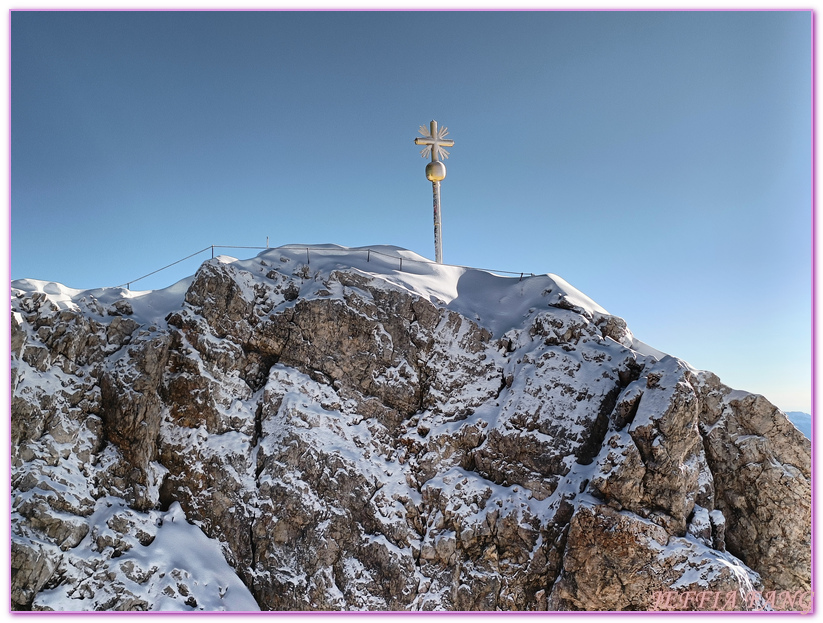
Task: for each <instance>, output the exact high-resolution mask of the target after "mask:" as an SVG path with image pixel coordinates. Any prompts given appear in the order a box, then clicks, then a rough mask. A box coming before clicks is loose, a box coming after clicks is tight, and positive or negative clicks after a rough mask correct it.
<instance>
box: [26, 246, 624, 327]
mask: <svg viewBox="0 0 823 623" xmlns="http://www.w3.org/2000/svg"><path fill="white" fill-rule="evenodd" d="M212 261H215V262H221V263H224V264H232V265H233V266H234V267H236V268H238V269H240V270H244V271H247V272H249V273H250V274H252V275H253V276H255V277H256V278H264V277H265V275H266V274H267V273H268V272H270V271H271V270H275V271H278V272H282V273H284V274H288V275H293V274H296V273H300V274H303V275H305V277H306V279H312V280H314V281H317V280H322V279H324V278H326V277H328V276H329V274H331V273H332V272H334V271H336V270H352V271H356V272H358V273H361V274H363V275H365V276H368V277H371V278H373V279H378V280H382V281H384V282H386V283H387V284H391V285H393V286H395V287H398V288H400V289H403V290H406V291H408V292H410V293H413V294H417V295H419V296H422V297H424V298H426V299H427V300H429V301H431V302H432V303H434V304H435V305H438V306H444V307H448V308H449V309H452V310H454V311H456V312H458V313H460V314H462V315H465V316H466V317H468V318H472V319H474V320H475V321H476V322H477V323H478V324H480V325H481V326H484V327H486V328H487V329H489V330H490V331H492V333H493V334H494V335H501V334H502V333H505V332H506V331H507V330H509V329H511V328H513V327H515V326H519V325H521V324H522V323H523V320H524V318H526V317H528V316H529V314H530V312H533V311H534V310H535V309H539V308H545V307H546V306H547V305H552V306H568V307H574V308H577V309H578V310H580V311H584V312H585V313H586V314H588V315H589V317H593V316H595V315H608V312H607V311H606V310H605V309H604V308H603V307H601V306H600V305H598V304H597V303H596V302H594V301H593V300H592V299H591V298H589V297H588V296H586V295H585V294H583V293H582V292H581V291H580V290H578V289H577V288H575V287H574V286H572V285H571V284H569V283H568V282H567V281H565V280H564V279H562V278H561V277H559V276H557V275H553V274H546V275H534V276H523V277H522V278H520V277H507V276H501V275H498V274H495V273H493V272H489V271H486V270H480V269H475V268H468V267H462V266H453V265H448V264H436V263H434V262H432V261H431V260H428V259H426V258H424V257H423V256H421V255H418V254H417V253H415V252H413V251H409V250H407V249H403V248H401V247H396V246H390V245H372V246H368V247H344V246H339V245H335V244H319V245H286V246H282V247H275V248H272V249H267V250H266V251H263V252H261V253H260V254H258V255H257V256H256V257H253V258H251V259H247V260H240V259H237V258H234V257H229V256H226V255H220V256H217V257H216V258H214V260H212ZM191 281H192V277H188V278H186V279H183V280H181V281H179V282H178V283H176V284H174V285H172V286H169V287H168V288H164V289H161V290H143V291H134V290H126V289H124V288H94V289H89V290H76V289H73V288H69V287H66V286H64V285H62V284H59V283H55V282H49V281H42V280H35V279H19V280H16V281H13V282H12V283H11V287H12V289H17V290H21V291H23V292H42V293H43V294H45V295H46V296H47V298H48V299H49V300H50V301H51V302H53V303H54V304H55V305H56V306H57V307H58V309H89V308H90V306H93V304H94V303H93V302H94V301H96V302H98V303H99V304H100V305H102V306H104V307H110V306H113V305H114V304H115V303H116V302H117V301H120V300H125V301H128V302H129V303H130V305H131V307H132V310H133V314H134V315H133V316H132V318H134V319H135V320H136V321H138V322H145V323H157V322H160V321H162V319H163V318H165V316H167V315H168V314H169V313H170V312H173V311H177V310H178V309H180V307H181V306H182V304H183V298H184V296H185V293H186V290H187V289H188V287H189V285H191Z"/></svg>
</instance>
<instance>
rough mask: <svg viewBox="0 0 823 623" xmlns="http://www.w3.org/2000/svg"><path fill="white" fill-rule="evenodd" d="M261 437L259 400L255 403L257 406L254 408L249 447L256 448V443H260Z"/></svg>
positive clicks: (261, 411) (261, 419)
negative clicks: (252, 432)
mask: <svg viewBox="0 0 823 623" xmlns="http://www.w3.org/2000/svg"><path fill="white" fill-rule="evenodd" d="M262 437H263V403H262V402H260V403H258V404H257V408H256V409H255V410H254V435H253V436H252V440H251V447H252V448H256V447H257V444H258V443H260V439H261V438H262Z"/></svg>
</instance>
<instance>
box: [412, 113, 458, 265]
mask: <svg viewBox="0 0 823 623" xmlns="http://www.w3.org/2000/svg"><path fill="white" fill-rule="evenodd" d="M448 133H449V130H448V128H446V127H445V126H444V127H442V128H438V127H437V121H432V122H431V123H430V124H429V133H428V134H426V129H425V128H424V127H423V126H422V125H421V126H420V134H422V135H423V136H422V137H417V138H416V139H414V143H415V145H425V147H424V148H423V150H422V151H421V152H420V155H421V156H423V157H424V158H425V157H426V156H428V155H429V154H431V159H432V160H431V162H430V163H429V164H427V165H426V179H428V180H429V181H430V182H431V183H432V195H433V201H434V257H435V261H436V262H437V263H438V264H442V263H443V239H442V235H441V229H442V226H441V220H440V182H441V181H442V180H443V179H445V178H446V165H445V164H443V163H442V162H440V160H438V157H442V158H444V159H445V158H448V157H449V152H448V151H446V150H445V149H444V148H445V147H451V146H453V145H454V141H453V140H452V139H450V138H446V135H447V134H448Z"/></svg>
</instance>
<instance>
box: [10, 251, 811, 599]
mask: <svg viewBox="0 0 823 623" xmlns="http://www.w3.org/2000/svg"><path fill="white" fill-rule="evenodd" d="M301 257H303V255H302V252H301V253H295V252H290V251H288V250H285V249H284V250H278V249H274V250H271V251H268V252H266V253H265V254H261V256H260V257H258V258H257V259H255V260H249V261H246V262H228V261H224V260H220V259H217V260H212V261H209V262H206V263H205V264H204V265H203V266H202V267H201V268H200V270H199V271H198V273H197V275H195V276H194V277H193V278H192V279H190V280H189V281H188V282H186V283H185V284H183V285H184V286H185V287H183V288H181V289H180V292H179V296H178V297H177V298H176V299H175V301H176V303H174V304H173V305H171V306H170V307H169V308H168V313H164V314H163V315H162V317H158V315H157V312H156V310H155V306H159V303H157V302H156V301H158V300H160V299H159V298H158V297H159V295H153V294H149V295H145V296H147V297H148V298H145V299H140V298H135V297H132V298H131V299H129V298H127V297H126V296H125V293H122V292H121V293H120V294H118V295H117V296H115V294H116V293H107V292H105V291H90V292H85V293H82V292H76V291H71V292H69V293H68V294H67V289H66V290H62V289H60V287H58V286H56V284H48V285H45V286H43V284H39V283H36V282H16V283H15V284H13V285H14V286H15V288H13V291H12V339H11V346H12V429H11V433H12V467H13V473H12V585H11V598H12V607H13V608H14V609H17V610H23V609H61V608H63V609H66V608H68V609H77V610H84V609H110V610H115V609H123V610H125V609H131V610H134V609H151V608H156V607H163V608H166V607H179V608H180V609H198V608H202V607H203V604H204V603H212V602H210V601H204V600H208V599H210V598H211V597H210V596H209V594H208V593H207V591H208V590H211V589H207V588H205V587H204V586H202V583H201V584H198V583H197V581H196V579H195V577H194V576H193V575H191V573H193V572H192V571H190V570H189V571H187V570H185V569H183V568H182V567H179V566H178V567H173V568H168V569H166V568H163V564H164V563H163V562H162V560H161V562H158V563H156V564H154V565H153V566H152V565H151V564H148V563H146V562H145V557H144V558H141V557H140V556H143V554H142V552H143V551H144V549H145V548H151V544H152V543H153V542H155V539H158V538H160V536H158V535H159V534H170V533H171V532H170V530H169V529H167V531H166V532H162V533H161V532H159V531H158V530H159V528H158V524H162V520H163V518H165V521H167V522H168V521H171V520H172V518H175V517H176V518H177V520H178V521H183V520H187V521H189V522H194V523H195V524H196V525H197V526H199V527H200V528H201V529H202V531H203V532H204V533H205V534H206V535H208V537H210V538H211V539H213V540H214V541H215V542H216V543H219V544H220V548H221V549H222V554H223V556H224V557H225V560H226V561H227V562H228V564H230V565H231V566H232V567H233V568H234V571H235V573H236V574H237V576H238V577H239V578H240V580H242V582H243V584H245V586H246V587H248V590H249V591H250V592H251V594H252V595H253V597H254V599H255V600H256V602H257V604H258V605H259V607H260V608H262V609H272V610H278V609H280V610H351V609H367V610H498V609H499V610H546V609H554V610H586V609H588V610H645V609H650V608H653V607H655V605H654V603H653V599H654V597H653V596H654V595H655V594H660V593H661V592H666V591H669V592H678V591H679V592H683V591H685V592H687V593H698V592H700V593H701V594H704V593H705V594H714V593H717V594H720V593H722V594H723V595H729V594H731V593H735V594H739V595H740V599H739V600H736V601H735V602H734V603H735V607H736V608H743V609H745V608H748V607H754V606H753V604H752V601H751V600H747V599H746V598H745V597H746V595H749V594H751V593H752V591H761V592H768V591H803V590H809V589H810V583H811V577H810V567H811V562H810V561H811V546H810V532H811V528H810V519H811V517H810V515H811V513H810V499H811V492H810V444H809V442H808V440H806V439H805V438H804V437H803V436H802V435H801V434H800V433H799V432H798V431H797V430H796V429H795V428H794V427H793V426H792V425H791V424H790V423H789V422H788V420H787V419H786V417H785V415H783V414H782V413H781V412H780V411H778V410H777V409H776V408H775V407H773V406H772V405H770V404H769V403H768V402H767V401H766V400H765V399H764V398H763V397H761V396H755V395H751V394H746V393H744V392H736V391H733V390H731V389H730V388H728V387H726V386H724V385H722V384H721V383H720V381H719V380H718V379H717V378H716V377H715V376H714V375H712V374H711V373H706V372H698V371H695V370H693V369H691V368H690V367H688V366H687V365H686V364H684V363H683V362H681V361H679V360H677V359H675V358H673V357H668V356H666V357H662V358H660V359H658V358H656V357H654V356H652V355H648V354H643V352H642V351H641V350H637V349H635V348H634V341H633V337H632V335H631V333H630V332H629V331H628V329H627V327H626V323H625V322H624V321H623V320H622V319H620V318H617V317H614V316H609V315H608V314H606V313H604V312H603V310H601V309H599V308H597V307H596V305H594V304H589V303H587V302H586V301H587V299H585V297H582V295H580V294H579V293H576V292H572V291H570V290H569V289H568V288H566V287H565V286H564V285H563V283H564V282H563V283H561V281H557V280H553V279H552V278H550V277H533V278H531V279H532V281H530V282H528V280H527V281H524V282H520V281H519V280H517V279H514V280H505V279H503V278H496V277H492V276H489V275H485V274H484V275H481V276H478V275H476V274H475V273H477V271H474V272H472V271H468V272H466V271H463V269H461V271H463V272H459V273H458V272H455V275H454V276H452V277H448V278H453V279H455V280H456V281H455V282H454V285H453V286H451V285H450V286H448V287H449V288H451V290H449V291H450V292H452V296H454V297H455V298H454V299H453V300H452V302H451V303H446V302H445V300H444V299H445V298H446V294H445V292H446V290H447V289H448V288H446V289H444V290H442V291H438V292H440V294H434V293H432V291H431V290H426V288H427V287H429V286H425V287H424V286H421V285H420V283H421V281H420V279H421V277H419V274H420V273H414V271H412V273H409V274H410V275H411V276H407V275H404V273H402V272H400V271H396V270H395V269H392V270H391V271H388V269H381V270H378V269H377V268H374V270H375V271H376V272H369V271H370V270H371V269H372V264H371V263H369V264H366V263H363V262H361V263H359V264H357V266H358V267H359V268H347V267H345V266H341V265H340V263H339V261H335V262H325V263H323V262H320V264H319V265H318V264H317V262H316V261H315V263H314V264H306V263H305V262H303V261H300V259H298V258H301ZM367 261H369V262H371V261H373V260H372V258H371V257H369V259H368V260H367ZM416 270H418V271H419V270H423V269H420V268H418V269H416ZM427 270H430V269H427ZM455 270H456V269H455ZM481 277H482V279H485V280H486V281H484V283H488V284H490V285H489V287H495V288H499V290H495V292H497V293H498V294H495V296H489V297H488V300H489V303H488V305H489V306H490V308H489V309H482V310H481V309H478V310H477V313H469V312H467V311H466V308H467V306H468V303H461V300H462V299H461V298H460V297H461V296H464V295H463V294H461V292H465V291H466V285H465V284H466V283H468V282H469V281H471V280H472V279H473V280H477V279H480V278H481ZM448 278H447V277H445V276H441V277H439V279H443V280H448ZM415 279H417V281H415ZM463 279H465V280H468V281H466V282H463V281H461V280H463ZM527 282H528V283H527ZM426 283H434V282H426ZM472 283H473V282H472ZM95 293H96V294H95ZM454 293H456V294H454ZM151 296H155V298H151ZM107 297H108V298H107ZM112 297H113V298H112ZM495 297H496V298H495ZM164 300H165V299H164ZM494 300H497V301H500V303H499V308H497V307H494V305H495V304H496V303H494ZM147 301H148V303H147ZM504 302H505V305H504ZM517 305H520V307H517ZM158 308H159V307H158ZM514 308H516V309H517V314H515V313H514V312H512V311H511V309H514ZM146 310H155V311H152V312H151V313H149V312H148V311H146ZM521 312H522V313H521ZM152 314H153V315H152ZM484 314H488V316H489V317H491V318H493V319H494V320H490V321H487V320H486V319H485V317H484ZM506 314H508V316H507V315H506ZM501 318H502V320H501ZM167 525H168V524H167ZM164 538H165V537H164ZM204 538H205V537H204ZM146 551H148V549H146ZM152 551H154V550H152ZM157 551H159V550H157ZM141 561H142V562H141ZM186 574H189V575H186ZM212 588H214V586H212ZM215 590H216V589H215ZM219 590H220V595H219V599H223V598H224V597H225V591H226V590H227V589H226V588H225V587H220V589H219ZM198 591H201V592H198ZM203 591H206V592H203ZM710 601H711V600H710ZM66 604H69V606H70V607H69V606H66ZM170 604H177V605H170ZM757 607H762V603H761V602H758V604H757ZM693 608H694V609H705V608H702V607H698V606H696V605H694V604H693Z"/></svg>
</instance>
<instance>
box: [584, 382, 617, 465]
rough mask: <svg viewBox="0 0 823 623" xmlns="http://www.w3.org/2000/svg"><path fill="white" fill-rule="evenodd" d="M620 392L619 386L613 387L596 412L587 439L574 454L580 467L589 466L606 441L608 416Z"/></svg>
mask: <svg viewBox="0 0 823 623" xmlns="http://www.w3.org/2000/svg"><path fill="white" fill-rule="evenodd" d="M620 392H621V387H620V386H616V387H613V388H612V389H611V391H609V393H608V394H606V396H605V397H604V398H603V402H602V403H601V404H600V410H599V411H598V412H597V417H596V418H595V420H594V424H592V427H591V429H590V431H589V438H588V439H586V441H585V443H583V444H582V445H581V446H580V447H579V448H578V449H577V452H575V457H576V458H577V462H578V463H579V464H580V465H591V463H592V461H593V460H594V457H596V456H597V455H598V454H599V453H600V448H601V447H602V446H603V441H604V440H605V439H606V433H607V432H608V430H609V419H610V418H609V416H610V415H611V413H612V411H614V407H615V405H616V404H617V397H618V396H619V395H620Z"/></svg>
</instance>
